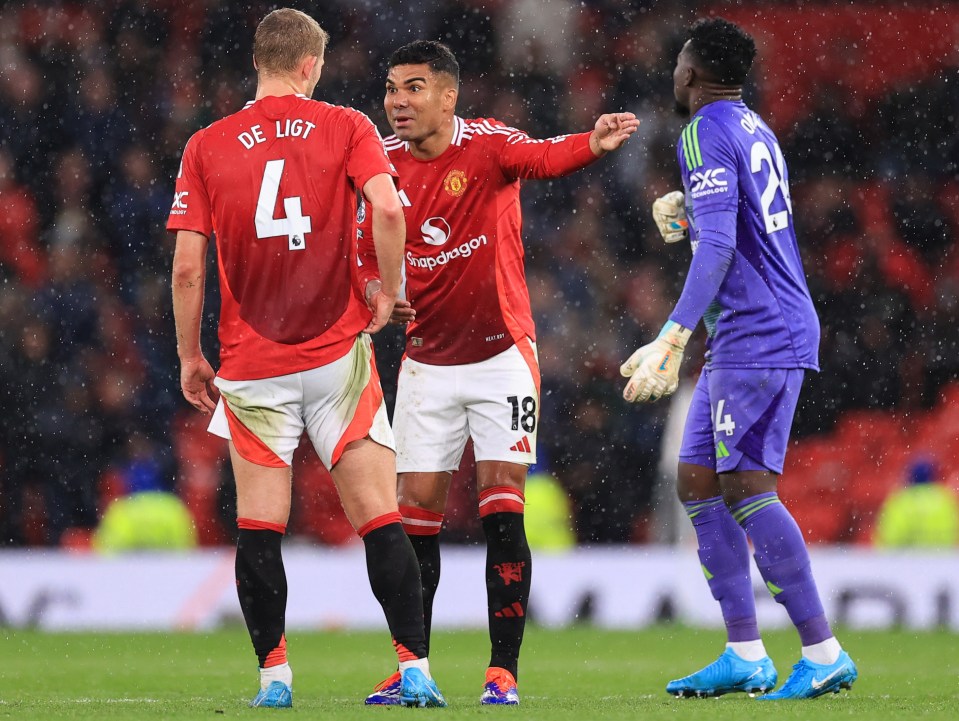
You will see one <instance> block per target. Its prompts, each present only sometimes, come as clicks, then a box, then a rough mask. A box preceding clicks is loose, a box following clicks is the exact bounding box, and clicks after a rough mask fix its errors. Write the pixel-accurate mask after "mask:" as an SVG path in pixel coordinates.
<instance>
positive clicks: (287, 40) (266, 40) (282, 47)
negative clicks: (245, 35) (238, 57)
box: [253, 8, 330, 73]
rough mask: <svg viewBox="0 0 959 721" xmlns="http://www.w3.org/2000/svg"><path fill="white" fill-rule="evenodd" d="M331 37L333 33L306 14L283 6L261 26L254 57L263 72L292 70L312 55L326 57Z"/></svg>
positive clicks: (272, 13) (255, 43)
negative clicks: (325, 53) (327, 45)
mask: <svg viewBox="0 0 959 721" xmlns="http://www.w3.org/2000/svg"><path fill="white" fill-rule="evenodd" d="M329 39H330V36H329V33H327V32H326V30H324V29H323V28H321V27H320V24H319V23H318V22H316V20H314V19H313V18H311V17H310V16H309V15H307V14H306V13H303V12H300V11H299V10H294V9H292V8H280V9H279V10H274V11H273V12H271V13H269V14H268V15H267V16H266V17H265V18H263V19H262V20H261V21H260V24H259V25H258V26H257V28H256V35H254V36H253V59H254V60H255V61H256V65H257V68H259V70H260V71H261V72H266V73H289V72H292V71H294V70H296V67H297V65H299V64H300V62H301V61H302V60H303V58H305V57H307V56H309V55H315V56H317V57H318V58H320V59H321V60H322V59H323V53H324V52H326V43H327V42H329Z"/></svg>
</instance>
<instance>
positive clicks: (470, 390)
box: [393, 346, 539, 473]
mask: <svg viewBox="0 0 959 721" xmlns="http://www.w3.org/2000/svg"><path fill="white" fill-rule="evenodd" d="M532 350H533V352H532V353H528V354H523V353H521V352H520V350H519V348H518V347H517V346H513V347H512V348H508V349H507V350H505V351H503V352H502V353H500V354H498V355H495V356H493V357H492V358H489V359H487V360H484V361H480V362H479V363H469V364H465V365H451V366H439V365H428V364H426V363H419V362H417V361H415V360H412V359H411V358H404V359H403V365H402V366H401V367H400V377H399V387H398V389H397V394H396V410H395V412H394V415H393V432H394V434H395V436H396V469H397V471H398V472H399V473H412V472H435V471H454V470H456V469H457V468H458V467H459V464H460V459H461V458H462V456H463V450H464V449H465V448H466V441H467V440H468V439H469V438H472V439H473V452H474V455H475V457H476V460H477V461H508V462H511V463H521V464H525V465H531V464H533V463H535V462H536V434H537V431H538V430H539V429H538V426H539V391H538V390H537V386H538V381H539V366H538V364H537V363H536V354H535V346H533V348H532ZM528 358H529V359H531V360H528Z"/></svg>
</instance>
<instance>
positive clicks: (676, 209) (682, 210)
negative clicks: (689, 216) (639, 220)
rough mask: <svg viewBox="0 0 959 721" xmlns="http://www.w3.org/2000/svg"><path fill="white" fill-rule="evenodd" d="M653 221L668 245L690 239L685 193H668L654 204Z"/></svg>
mask: <svg viewBox="0 0 959 721" xmlns="http://www.w3.org/2000/svg"><path fill="white" fill-rule="evenodd" d="M653 220H655V221H656V227H657V228H659V232H660V233H661V234H662V236H663V240H665V241H666V242H667V243H676V242H678V241H680V240H686V239H687V238H688V237H689V221H688V220H686V201H685V199H684V196H683V191H681V190H674V191H673V192H672V193H666V195H664V196H663V197H662V198H658V199H657V200H656V201H655V202H654V203H653Z"/></svg>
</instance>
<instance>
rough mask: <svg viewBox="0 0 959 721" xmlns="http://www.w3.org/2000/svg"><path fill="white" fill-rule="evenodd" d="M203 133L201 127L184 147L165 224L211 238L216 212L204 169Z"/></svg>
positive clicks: (168, 226) (170, 228) (171, 228)
mask: <svg viewBox="0 0 959 721" xmlns="http://www.w3.org/2000/svg"><path fill="white" fill-rule="evenodd" d="M202 137H203V131H202V130H201V131H199V132H197V133H196V134H194V135H193V137H192V138H190V140H189V141H188V142H187V144H186V148H185V149H184V150H183V157H182V158H181V160H180V171H179V173H177V177H176V188H175V190H174V192H173V205H172V206H171V207H170V215H169V218H168V219H167V225H166V227H167V230H168V231H170V232H176V231H178V230H191V231H194V232H196V233H201V234H202V235H205V236H206V237H207V238H209V237H210V236H211V235H213V214H212V212H211V210H210V197H209V194H208V193H207V189H206V184H205V183H204V181H203V173H202V169H201V164H202V160H201V157H200V146H201V145H202Z"/></svg>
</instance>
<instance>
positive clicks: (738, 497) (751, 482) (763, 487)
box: [719, 471, 779, 506]
mask: <svg viewBox="0 0 959 721" xmlns="http://www.w3.org/2000/svg"><path fill="white" fill-rule="evenodd" d="M719 482H720V486H721V488H722V494H723V500H725V501H726V505H727V506H734V505H736V504H737V503H742V502H743V501H745V500H746V499H747V498H752V497H753V496H758V495H760V494H762V493H775V492H776V489H777V487H778V484H779V476H778V475H776V474H775V473H773V472H772V471H734V472H732V473H723V474H722V475H720V477H719Z"/></svg>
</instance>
